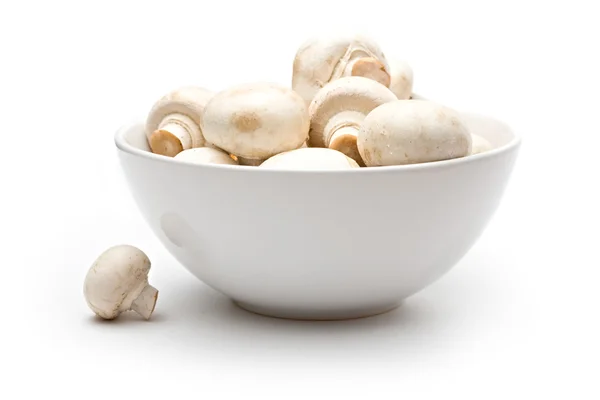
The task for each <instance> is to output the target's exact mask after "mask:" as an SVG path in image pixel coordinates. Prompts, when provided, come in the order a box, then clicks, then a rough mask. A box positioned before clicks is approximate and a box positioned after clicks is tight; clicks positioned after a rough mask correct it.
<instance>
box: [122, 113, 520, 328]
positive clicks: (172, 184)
mask: <svg viewBox="0 0 600 400" xmlns="http://www.w3.org/2000/svg"><path fill="white" fill-rule="evenodd" d="M464 118H465V121H466V122H467V123H468V125H469V127H470V129H471V130H472V132H473V133H477V134H478V135H480V136H483V137H485V138H486V139H488V140H489V141H490V142H491V143H492V145H493V146H494V149H493V150H491V151H489V152H487V153H483V154H478V155H473V156H469V157H465V158H460V159H454V160H447V161H439V162H433V163H426V164H413V165H406V166H390V167H374V168H361V169H355V170H347V171H281V170H266V169H260V168H256V167H250V166H228V165H195V164H191V163H188V162H184V161H179V160H174V159H172V158H169V157H164V156H160V155H156V154H152V153H151V152H149V148H148V143H147V141H146V137H145V135H144V131H143V123H141V122H140V123H134V124H131V125H127V126H124V127H123V128H121V129H120V130H119V131H118V132H117V133H116V136H115V143H116V146H117V148H118V155H119V159H120V163H121V166H122V170H123V173H124V174H125V177H126V179H127V182H128V185H129V188H130V191H131V194H132V195H133V197H134V199H135V201H136V203H137V205H138V207H139V210H140V211H141V213H142V215H143V217H144V218H145V220H146V221H147V223H148V225H149V226H150V228H151V229H152V231H153V232H154V234H155V235H156V236H157V237H158V238H159V239H160V241H161V242H162V243H163V244H164V246H165V247H166V248H167V249H168V251H169V252H170V253H171V254H172V255H173V256H174V257H175V258H176V259H177V260H178V261H179V262H180V263H181V264H182V265H183V266H184V267H185V268H187V269H188V270H189V271H190V272H191V273H192V274H194V275H195V276H196V277H197V278H198V279H200V280H202V281H203V282H205V283H206V284H207V285H209V286H211V287H212V288H214V289H216V290H218V291H220V292H222V293H224V294H225V295H227V296H229V297H230V298H231V299H233V300H234V301H235V302H236V303H237V304H238V305H240V306H241V307H243V308H245V309H247V310H250V311H253V312H257V313H260V314H265V315H270V316H276V317H284V318H294V319H346V318H356V317H363V316H369V315H374V314H378V313H382V312H385V311H388V310H391V309H393V308H395V307H396V306H398V305H399V304H400V302H401V301H402V300H403V299H405V298H407V297H408V296H411V295H412V294H414V293H416V292H418V291H420V290H422V289H424V288H426V287H427V286H428V285H430V284H431V283H433V282H434V281H436V280H437V279H439V278H440V277H442V276H443V275H444V274H445V273H446V272H448V271H449V270H450V269H451V268H452V267H453V266H454V265H456V263H457V262H458V261H459V260H460V259H461V258H462V257H463V256H464V255H465V254H466V253H467V252H468V251H469V249H470V248H471V247H472V246H473V244H474V243H475V242H476V241H477V239H478V238H479V236H480V235H481V233H482V232H483V231H484V229H485V228H486V226H487V224H488V222H489V221H490V219H491V218H492V216H493V214H494V212H495V211H496V209H497V207H498V206H499V204H500V202H501V199H502V196H503V193H504V189H505V187H506V185H507V183H508V182H509V179H510V176H511V173H512V170H513V165H514V163H515V160H516V158H517V154H518V149H519V147H520V142H521V140H520V138H519V136H518V135H516V134H515V133H514V132H513V131H512V130H511V129H510V127H508V126H507V125H506V124H504V123H502V122H500V121H497V120H495V119H492V118H489V117H486V116H481V115H475V114H468V113H464Z"/></svg>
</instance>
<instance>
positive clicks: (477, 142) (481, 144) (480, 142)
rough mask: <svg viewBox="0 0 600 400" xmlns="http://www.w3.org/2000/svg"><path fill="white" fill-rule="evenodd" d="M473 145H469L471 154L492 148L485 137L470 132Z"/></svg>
mask: <svg viewBox="0 0 600 400" xmlns="http://www.w3.org/2000/svg"><path fill="white" fill-rule="evenodd" d="M471 139H472V142H473V145H472V146H471V154H479V153H485V152H486V151H490V150H492V149H493V146H492V144H491V143H490V142H489V141H488V140H487V139H486V138H483V137H481V136H479V135H476V134H474V133H471Z"/></svg>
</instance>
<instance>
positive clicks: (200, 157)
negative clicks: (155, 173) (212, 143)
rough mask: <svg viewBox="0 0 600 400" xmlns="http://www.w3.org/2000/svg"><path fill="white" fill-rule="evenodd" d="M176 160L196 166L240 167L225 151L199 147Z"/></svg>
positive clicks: (178, 156) (177, 156) (184, 153)
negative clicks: (226, 165)
mask: <svg viewBox="0 0 600 400" xmlns="http://www.w3.org/2000/svg"><path fill="white" fill-rule="evenodd" d="M174 158H176V159H178V160H181V161H189V162H192V163H195V164H229V165H238V163H237V162H236V161H235V160H234V159H233V158H231V156H230V155H229V154H227V153H225V152H224V151H221V150H217V149H214V148H211V147H197V148H195V149H188V150H184V151H182V152H181V153H179V154H177V155H176V156H175V157H174Z"/></svg>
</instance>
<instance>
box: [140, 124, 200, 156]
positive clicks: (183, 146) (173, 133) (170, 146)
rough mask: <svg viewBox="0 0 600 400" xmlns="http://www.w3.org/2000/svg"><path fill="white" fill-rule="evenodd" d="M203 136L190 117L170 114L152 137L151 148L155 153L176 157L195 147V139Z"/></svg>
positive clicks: (150, 140)
mask: <svg viewBox="0 0 600 400" xmlns="http://www.w3.org/2000/svg"><path fill="white" fill-rule="evenodd" d="M201 135H202V133H201V132H200V128H199V127H198V125H196V123H194V120H192V119H191V118H190V117H188V116H186V115H183V114H177V113H174V114H169V115H167V116H166V117H164V118H163V119H162V121H161V122H160V124H159V125H158V129H157V130H155V131H154V132H153V133H152V135H150V139H149V142H150V148H151V149H152V152H154V153H160V154H163V155H165V156H169V157H174V156H175V155H177V154H178V153H180V152H182V151H183V150H188V149H191V148H192V147H194V138H195V137H198V136H201Z"/></svg>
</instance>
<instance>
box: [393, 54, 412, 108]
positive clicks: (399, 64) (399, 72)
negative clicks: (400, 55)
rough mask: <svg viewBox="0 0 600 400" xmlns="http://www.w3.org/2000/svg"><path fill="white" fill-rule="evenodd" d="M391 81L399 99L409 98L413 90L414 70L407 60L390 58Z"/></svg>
mask: <svg viewBox="0 0 600 400" xmlns="http://www.w3.org/2000/svg"><path fill="white" fill-rule="evenodd" d="M390 70H391V77H392V78H391V82H390V90H391V91H392V92H394V94H395V95H396V97H397V98H398V99H399V100H407V99H410V98H411V96H412V91H413V80H414V79H413V75H414V74H413V70H412V68H411V67H410V65H409V64H408V63H407V62H406V61H402V60H397V59H392V60H390Z"/></svg>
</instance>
